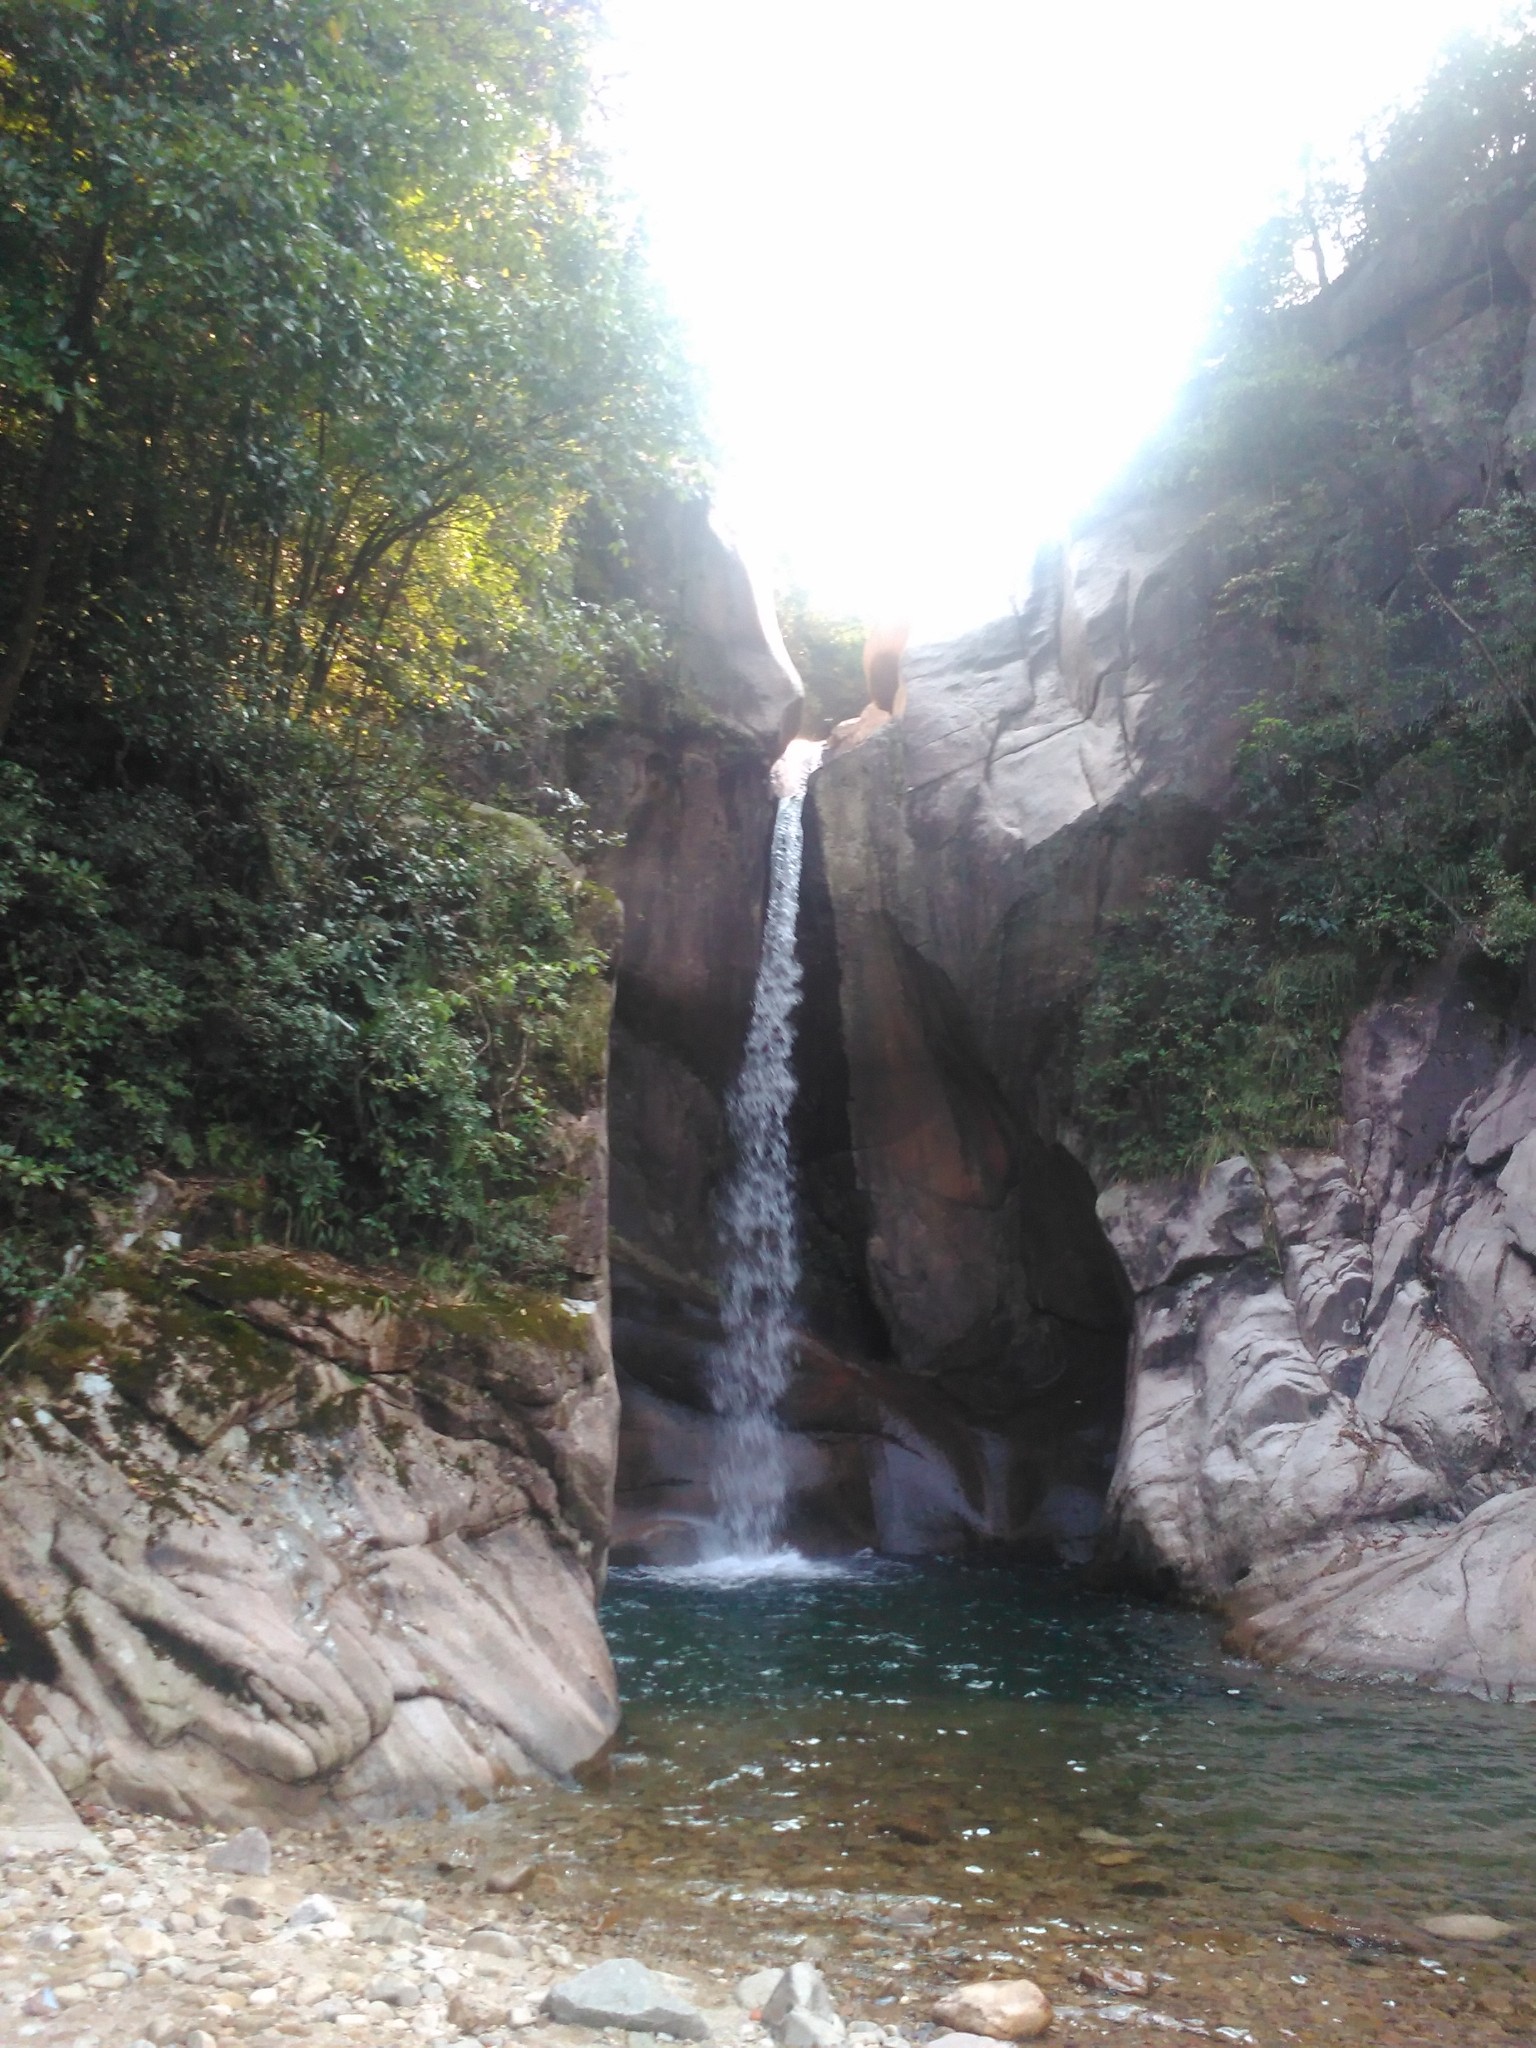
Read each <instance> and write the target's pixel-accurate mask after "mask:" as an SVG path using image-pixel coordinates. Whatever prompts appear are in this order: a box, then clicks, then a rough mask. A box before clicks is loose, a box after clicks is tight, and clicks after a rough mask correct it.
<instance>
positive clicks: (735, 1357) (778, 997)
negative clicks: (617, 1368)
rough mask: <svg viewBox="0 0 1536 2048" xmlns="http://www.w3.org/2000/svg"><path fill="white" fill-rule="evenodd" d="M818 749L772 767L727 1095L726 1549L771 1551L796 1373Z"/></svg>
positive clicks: (722, 1402) (722, 1372) (719, 1497)
mask: <svg viewBox="0 0 1536 2048" xmlns="http://www.w3.org/2000/svg"><path fill="white" fill-rule="evenodd" d="M820 759H821V748H820V747H819V746H818V745H816V744H815V743H813V742H811V741H808V740H792V741H791V742H790V744H789V746H788V747H787V748H786V750H785V752H784V754H783V755H782V756H781V758H780V759H779V761H778V762H777V763H776V764H775V767H774V778H773V786H774V788H775V790H776V791H777V792H778V797H779V808H778V815H777V817H776V818H775V819H774V826H773V851H772V855H771V857H770V864H769V886H768V913H767V916H766V917H765V919H764V921H763V951H762V958H761V960H760V961H759V962H758V969H757V986H756V989H755V990H754V992H753V996H752V1022H751V1024H750V1026H749V1027H748V1030H747V1044H746V1051H745V1053H744V1054H743V1057H742V1062H741V1072H740V1074H739V1075H738V1076H737V1079H736V1085H735V1086H734V1087H733V1088H732V1090H731V1092H730V1095H729V1096H728V1097H727V1098H726V1122H727V1125H728V1128H729V1130H730V1135H731V1143H732V1146H733V1148H734V1151H735V1164H734V1167H733V1169H732V1172H731V1177H730V1179H729V1181H728V1182H727V1184H726V1189H725V1194H724V1198H723V1200H722V1202H721V1205H720V1224H721V1236H722V1238H723V1240H724V1251H725V1262H724V1271H723V1274H722V1276H721V1287H720V1320H721V1322H722V1324H723V1326H724V1331H725V1337H724V1342H723V1343H722V1345H721V1347H720V1350H719V1353H718V1354H717V1357H716V1360H715V1368H714V1384H713V1389H712V1391H713V1394H714V1401H715V1409H716V1412H717V1413H718V1414H719V1416H720V1418H721V1422H722V1428H721V1431H720V1450H719V1457H718V1462H717V1466H716V1470H715V1475H714V1493H715V1509H716V1517H717V1521H718V1525H719V1529H720V1534H721V1537H722V1538H723V1540H724V1542H725V1545H726V1547H727V1549H728V1550H729V1552H730V1553H731V1555H732V1556H733V1557H737V1558H742V1559H747V1558H767V1557H769V1556H770V1555H771V1554H772V1552H773V1550H774V1545H775V1543H776V1541H777V1539H778V1535H779V1531H780V1526H781V1524H782V1522H783V1517H784V1496H785V1490H786V1482H787V1480H788V1476H789V1474H788V1465H787V1461H786V1458H785V1453H784V1439H783V1435H782V1433H781V1432H780V1429H779V1426H778V1422H777V1420H776V1417H775V1410H776V1409H777V1407H778V1403H779V1400H780V1397H781V1396H782V1395H783V1392H784V1389H785V1388H786V1387H787V1386H788V1384H789V1374H790V1367H791V1364H792V1362H793V1345H794V1333H793V1324H792V1321H791V1317H792V1314H793V1311H794V1302H795V1293H796V1290H797V1288H798V1287H799V1284H800V1243H799V1236H798V1233H797V1231H796V1228H795V1189H794V1178H793V1175H792V1173H791V1170H790V1161H789V1112H790V1109H791V1108H792V1106H793V1104H794V1099H795V1072H794V1064H793V1053H794V1013H795V1008H796V1006H797V1004H798V1003H799V1001H800V961H799V958H798V956H797V954H796V952H795V925H796V921H797V919H798V916H799V910H800V856H801V849H802V846H803V843H804V838H803V829H804V821H803V816H802V813H803V810H804V805H805V786H806V784H807V783H808V782H809V780H810V778H811V772H812V770H813V769H814V768H815V766H816V764H817V762H818V761H819V760H820Z"/></svg>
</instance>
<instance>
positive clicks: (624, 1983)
mask: <svg viewBox="0 0 1536 2048" xmlns="http://www.w3.org/2000/svg"><path fill="white" fill-rule="evenodd" d="M545 2009H546V2011H547V2012H548V2013H549V2016H550V2018H551V2019H554V2020H559V2021H562V2022H564V2023H565V2024H566V2025H567V2026H577V2027H622V2028H624V2029H626V2030H627V2031H629V2032H631V2033H634V2032H643V2033H647V2034H670V2035H672V2036H673V2037H674V2038H675V2039H677V2040H680V2041H704V2040H707V2039H708V2038H709V2027H708V2025H707V2023H706V2021H705V2019H704V2015H703V2014H702V2013H701V2012H700V2011H699V2009H698V2007H697V2006H696V2005H694V2004H693V2003H692V2002H691V2001H690V2000H689V1999H687V1998H684V1997H682V1996H680V1995H679V1994H678V1993H677V1992H676V1991H674V1990H672V1989H671V1988H670V1987H669V1986H668V1985H667V1983H666V1982H665V1981H664V1980H663V1979H662V1978H660V1977H658V1976H657V1975H656V1973H655V1971H653V1970H648V1969H647V1968H646V1967H645V1965H644V1964H643V1963H639V1962H636V1961H634V1959H633V1958H632V1957H628V1956H624V1957H618V1958H615V1959H614V1960H613V1961H611V1962H605V1963H594V1964H593V1965H592V1966H591V1967H590V1968H589V1969H585V1970H580V1971H578V1972H577V1974H576V1975H575V1976H574V1977H568V1978H567V1979H566V1980H565V1982H564V1983H561V1984H555V1985H552V1986H551V1987H550V1990H549V1992H548V1995H547V1997H546V1998H545Z"/></svg>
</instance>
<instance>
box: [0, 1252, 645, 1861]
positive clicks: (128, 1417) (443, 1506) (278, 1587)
mask: <svg viewBox="0 0 1536 2048" xmlns="http://www.w3.org/2000/svg"><path fill="white" fill-rule="evenodd" d="M168 1240H171V1241H172V1242H171V1248H169V1249H167V1248H165V1247H166V1243H167V1241H168ZM156 1244H157V1245H158V1246H159V1248H158V1249H154V1250H151V1249H150V1248H149V1247H148V1246H147V1245H146V1244H142V1243H140V1244H136V1245H135V1246H133V1247H132V1248H131V1249H128V1250H120V1251H118V1252H117V1253H115V1254H114V1255H113V1256H112V1257H111V1258H110V1259H109V1261H108V1264H107V1270H106V1273H105V1275H104V1279H105V1281H106V1283H107V1284H104V1285H103V1286H102V1287H101V1288H100V1289H99V1290H98V1291H97V1292H96V1293H95V1294H94V1295H92V1296H91V1297H89V1298H88V1299H87V1300H86V1301H85V1303H84V1304H83V1306H82V1307H81V1308H80V1309H79V1310H78V1311H77V1312H76V1313H75V1314H74V1315H73V1316H72V1317H71V1319H70V1320H69V1321H68V1322H67V1323H66V1324H64V1325H62V1326H60V1325H58V1324H50V1325H47V1326H43V1327H42V1328H41V1329H40V1330H39V1332H38V1333H37V1334H36V1335H35V1336H34V1337H33V1338H31V1339H30V1340H24V1341H23V1344H22V1345H21V1347H19V1350H18V1354H17V1356H15V1357H13V1359H12V1363H11V1377H10V1378H9V1380H8V1384H7V1389H6V1400H5V1404H4V1410H3V1413H0V1607H3V1613H4V1635H5V1639H6V1645H7V1657H8V1663H9V1671H10V1676H9V1679H8V1681H7V1682H5V1683H4V1684H3V1688H0V1711H3V1713H4V1715H5V1717H6V1719H7V1720H8V1721H9V1722H10V1723H11V1725H12V1726H13V1728H15V1729H16V1730H17V1731H19V1733H20V1734H21V1735H22V1736H24V1737H25V1738H26V1741H27V1743H29V1744H30V1745H31V1749H32V1751H33V1753H35V1755H36V1756H37V1757H38V1758H40V1759H41V1761H42V1763H43V1764H44V1765H46V1767H47V1768H48V1769H49V1770H50V1771H51V1772H52V1773H53V1775H54V1777H55V1778H56V1780H57V1781H58V1783H59V1784H60V1785H61V1786H62V1787H63V1788H64V1790H65V1791H66V1792H67V1793H69V1794H71V1795H72V1796H75V1797H83V1798H87V1799H96V1800H103V1801H107V1802H110V1803H111V1804H113V1805H117V1806H131V1807H135V1808H140V1809H148V1810H150V1811H155V1812H159V1813H162V1814H166V1815H170V1816H173V1817H176V1818H179V1819H183V1820H186V1819H193V1818H196V1819H202V1820H213V1821H218V1822H221V1823H224V1822H235V1821H240V1820H248V1819H261V1818H263V1817H265V1816H272V1817H286V1818H289V1819H301V1818H312V1817H315V1816H317V1815H320V1814H323V1813H327V1812H343V1813H352V1814H357V1815H370V1816H379V1817H383V1816H386V1815H389V1814H394V1813H401V1812H408V1811H413V1810H421V1809H425V1810H433V1809H435V1808H436V1807H438V1806H440V1805H441V1804H443V1803H444V1802H450V1803H456V1802H462V1801H464V1800H466V1799H467V1800H469V1801H471V1802H473V1801H475V1800H480V1799H484V1798H487V1797H489V1796H490V1795H491V1794H492V1793H493V1792H494V1791H495V1790H496V1789H497V1788H498V1787H500V1786H502V1785H504V1784H506V1783H508V1782H510V1781H511V1780H514V1779H519V1778H525V1777H528V1776H531V1775H553V1776H564V1775H566V1774H567V1773H569V1772H570V1771H571V1770H572V1769H573V1767H575V1766H576V1765H577V1764H579V1763H581V1762H582V1761H583V1760H584V1759H585V1758H586V1757H588V1756H590V1755H592V1754H593V1753H594V1752H595V1751H596V1750H598V1749H599V1748H601V1746H602V1745H603V1744H604V1742H605V1741H606V1740H607V1739H608V1737H609V1735H610V1734H611V1732H612V1730H613V1728H614V1726H615V1725H616V1722H617V1717H618V1702H617V1693H616V1687H615V1682H614V1675H613V1670H612V1666H611V1664H610V1661H609V1658H608V1653H607V1649H606V1646H605V1645H604V1642H603V1639H602V1635H601V1632H600V1630H599V1627H598V1624H597V1619H596V1615H595V1611H594V1599H595V1588H596V1585H597V1582H598V1578H599V1575H600V1572H601V1568H602V1563H603V1557H604V1551H605V1545H606V1541H607V1533H608V1524H609V1516H610V1511H611V1488H612V1470H613V1449H614V1438H615V1433H616V1425H617V1405H618V1402H617V1393H616V1389H615V1385H614V1379H613V1372H612V1364H611V1359H610V1356H609V1351H608V1343H607V1332H606V1316H605V1314H604V1313H603V1312H602V1309H601V1307H600V1305H599V1304H598V1303H594V1302H588V1301H573V1302H571V1303H569V1304H565V1303H562V1301H561V1300H560V1299H559V1298H558V1297H550V1296H546V1295H540V1294H534V1293H530V1292H518V1291H513V1290H503V1291H502V1292H500V1293H498V1294H496V1295H494V1296H492V1297H488V1298H487V1300H486V1301H484V1302H480V1303H466V1302H463V1301H453V1300H446V1301H440V1300H436V1299H434V1298H433V1297H432V1296H431V1295H430V1294H428V1293H426V1292H424V1291H423V1290H421V1289H420V1288H418V1287H414V1286H412V1285H411V1284H409V1283H407V1282H405V1281H404V1280H402V1279H401V1278H400V1276H390V1275H388V1274H371V1275H365V1274H362V1273H359V1272H357V1271H354V1270H352V1269H349V1268H345V1267H341V1266H338V1265H336V1264H335V1263H334V1262H333V1261H330V1260H326V1259H323V1258H319V1257H311V1256H305V1257H302V1258H300V1257H290V1256H287V1255H281V1254H278V1253H276V1252H274V1251H273V1250H271V1249H270V1248H258V1249H255V1250H251V1251H245V1252H240V1251H236V1252H226V1251H198V1250H191V1251H185V1252H184V1251H183V1250H182V1249H181V1247H180V1242H179V1237H177V1236H176V1234H174V1233H171V1234H167V1233H160V1235H159V1238H157V1239H156Z"/></svg>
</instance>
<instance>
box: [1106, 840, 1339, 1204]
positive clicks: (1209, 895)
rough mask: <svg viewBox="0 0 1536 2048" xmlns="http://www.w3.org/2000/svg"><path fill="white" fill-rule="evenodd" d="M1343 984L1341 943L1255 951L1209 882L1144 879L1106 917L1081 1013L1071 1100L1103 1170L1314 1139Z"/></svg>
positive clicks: (1180, 1163)
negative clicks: (1130, 898) (1098, 1150)
mask: <svg viewBox="0 0 1536 2048" xmlns="http://www.w3.org/2000/svg"><path fill="white" fill-rule="evenodd" d="M1354 993H1355V974H1354V971H1353V961H1352V960H1351V958H1350V956H1349V954H1348V953H1347V952H1345V951H1324V950H1318V951H1315V952H1312V953H1309V954H1304V955H1299V956H1298V955H1291V956H1287V955H1285V954H1280V955H1278V956H1277V957H1273V958H1266V952H1265V949H1264V948H1263V947H1262V945H1260V944H1259V943H1258V940H1257V935H1256V932H1255V928H1254V925H1253V923H1252V921H1251V920H1249V919H1247V918H1243V917H1240V916H1238V915H1237V914H1236V913H1235V912H1234V910H1233V909H1232V907H1231V903H1230V900H1229V898H1228V895H1227V893H1226V891H1225V890H1224V889H1223V888H1221V887H1220V886H1217V885H1214V884H1211V883H1206V882H1194V881H1182V882H1180V881H1169V880H1160V881H1154V882H1153V883H1152V885H1151V887H1150V888H1149V890H1148V892H1147V900H1146V902H1145V904H1144V905H1143V906H1142V907H1141V908H1139V909H1138V910H1136V911H1134V912H1130V913H1127V914H1124V915H1122V916H1121V917H1119V918H1117V919H1115V920H1114V921H1113V922H1112V924H1111V927H1110V930H1109V933H1108V935H1107V938H1106V941H1105V944H1104V947H1103V950H1102V954H1101V958H1100V964H1099V972H1098V977H1097V980H1096V983H1095V987H1094V991H1093V995H1092V999H1091V1001H1090V1002H1089V1004H1088V1006H1087V1009H1086V1011H1085V1015H1084V1020H1083V1032H1082V1044H1081V1050H1080V1056H1079V1064H1078V1090H1079V1096H1080V1100H1081V1101H1082V1103H1083V1104H1084V1106H1085V1109H1086V1114H1087V1121H1088V1127H1089V1129H1090V1131H1091V1133H1092V1135H1093V1137H1094V1139H1095V1140H1096V1141H1097V1142H1098V1143H1099V1144H1100V1145H1101V1146H1102V1147H1103V1148H1104V1149H1105V1151H1106V1153H1107V1154H1108V1155H1109V1157H1110V1159H1111V1161H1112V1163H1113V1167H1114V1170H1115V1171H1116V1172H1117V1173H1121V1174H1126V1175H1128V1176H1130V1177H1132V1178H1145V1177H1150V1176H1152V1175H1156V1174H1159V1173H1169V1172H1180V1171H1183V1170H1186V1169H1188V1168H1190V1167H1204V1166H1207V1165H1210V1164H1212V1163H1213V1162H1214V1161H1215V1160H1217V1159H1220V1158H1223V1157H1225V1156H1226V1155H1227V1154H1228V1153H1231V1152H1235V1151H1244V1150H1253V1151H1260V1152H1262V1151H1265V1150H1269V1149H1272V1148H1273V1147H1274V1146H1276V1145H1281V1144H1287V1143H1288V1144H1313V1143H1318V1142H1321V1141H1323V1140H1324V1139H1325V1138H1326V1136H1327V1135H1328V1132H1329V1130H1330V1128H1331V1124H1332V1119H1333V1117H1334V1115H1335V1081H1336V1077H1337V1071H1338V1067H1337V1061H1338V1047H1339V1042H1340V1039H1341V1036H1342V1027H1343V1024H1344V1022H1345V1020H1346V1018H1347V1014H1348V1008H1349V1003H1350V998H1351V997H1352V996H1353V995H1354Z"/></svg>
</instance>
